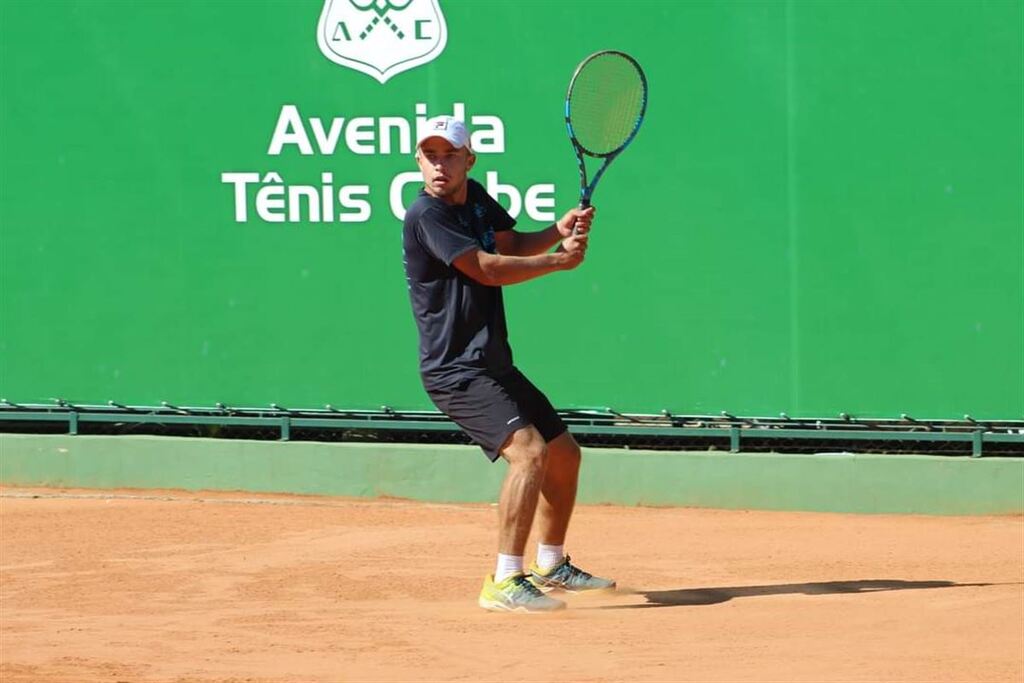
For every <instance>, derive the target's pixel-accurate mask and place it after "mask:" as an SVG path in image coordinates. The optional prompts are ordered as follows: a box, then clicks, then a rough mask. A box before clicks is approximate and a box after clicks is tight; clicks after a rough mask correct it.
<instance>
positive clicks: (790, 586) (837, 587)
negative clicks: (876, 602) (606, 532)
mask: <svg viewBox="0 0 1024 683" xmlns="http://www.w3.org/2000/svg"><path fill="white" fill-rule="evenodd" d="M995 585H1007V584H994V583H956V582H955V581H903V580H900V579H864V580H858V581H821V582H816V583H783V584H776V585H769V586H734V587H722V588H678V589H675V590H662V591H644V590H634V591H632V593H634V594H635V595H639V596H642V597H643V598H644V599H645V600H646V602H644V603H641V604H631V605H602V606H600V607H598V606H595V607H592V608H590V609H644V608H648V607H679V606H687V605H690V606H692V605H717V604H719V603H723V602H727V601H729V600H732V599H733V598H750V597H757V596H761V595H791V594H803V595H847V594H850V593H877V592H881V591H905V590H924V589H928V588H967V587H978V586H995ZM1014 585H1016V584H1014Z"/></svg>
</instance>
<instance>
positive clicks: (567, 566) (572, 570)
mask: <svg viewBox="0 0 1024 683" xmlns="http://www.w3.org/2000/svg"><path fill="white" fill-rule="evenodd" d="M570 559H571V558H570V557H569V556H568V555H566V556H565V562H564V563H563V564H562V566H561V567H560V568H559V572H558V573H563V572H564V573H565V574H567V576H566V580H571V579H574V578H575V579H581V580H583V581H587V580H589V579H592V578H594V577H593V575H592V574H588V573H587V572H585V571H583V570H582V569H580V568H579V567H577V566H576V565H574V564H573V563H572V562H570V561H569V560H570Z"/></svg>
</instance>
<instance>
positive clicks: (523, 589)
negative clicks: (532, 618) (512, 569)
mask: <svg viewBox="0 0 1024 683" xmlns="http://www.w3.org/2000/svg"><path fill="white" fill-rule="evenodd" d="M477 604H479V605H480V606H481V607H483V608H484V609H486V610H491V611H492V612H553V611H555V610H560V609H564V608H565V603H564V602H562V601H561V600H555V599H554V598H549V597H548V596H546V595H544V593H542V592H541V591H540V589H538V588H537V587H536V586H535V585H533V584H532V583H530V580H529V579H528V578H527V577H526V574H522V573H520V574H513V575H512V576H509V577H506V578H505V579H503V580H501V581H498V582H495V580H494V577H493V576H488V577H487V578H486V579H484V587H483V588H482V589H481V590H480V598H479V599H478V600H477Z"/></svg>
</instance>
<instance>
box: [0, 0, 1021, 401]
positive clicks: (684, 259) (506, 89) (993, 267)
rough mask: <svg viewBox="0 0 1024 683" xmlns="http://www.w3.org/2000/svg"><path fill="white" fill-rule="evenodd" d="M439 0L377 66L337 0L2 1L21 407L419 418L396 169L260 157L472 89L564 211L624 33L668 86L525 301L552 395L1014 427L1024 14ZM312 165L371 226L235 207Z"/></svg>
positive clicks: (518, 183)
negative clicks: (592, 89)
mask: <svg viewBox="0 0 1024 683" xmlns="http://www.w3.org/2000/svg"><path fill="white" fill-rule="evenodd" d="M337 1H338V2H340V1H341V0H337ZM415 1H416V2H417V3H423V2H428V1H429V0H415ZM440 5H441V8H442V9H443V12H444V16H445V19H446V22H447V45H446V47H445V48H444V50H443V52H442V53H441V54H440V55H439V56H438V57H437V58H436V59H434V60H433V61H431V62H429V63H427V64H425V65H423V66H419V67H417V68H414V69H411V70H408V71H406V72H404V73H400V74H398V75H395V76H393V77H392V78H390V80H388V81H387V82H386V83H384V84H381V83H379V82H377V81H376V80H374V79H373V78H371V77H369V76H367V75H366V74H364V73H359V72H357V71H354V70H352V69H349V68H346V67H344V66H341V65H339V64H335V63H333V62H332V61H329V60H328V59H327V58H326V57H325V56H324V55H323V54H321V52H320V48H319V47H318V44H317V30H318V20H319V17H320V14H321V10H322V9H323V6H324V5H323V2H322V1H321V0H303V1H298V0H273V1H270V0H268V1H252V2H243V1H242V0H204V1H202V2H200V1H194V2H193V1H184V0H182V1H179V2H169V1H162V2H161V1H152V2H145V3H136V2H128V1H127V0H125V1H114V0H110V1H107V0H82V1H80V2H72V1H70V0H51V1H50V2H36V1H34V0H24V1H18V0H13V1H12V0H4V1H3V2H2V3H0V95H2V97H0V250H2V253H0V395H2V396H3V397H5V398H7V399H9V400H12V401H23V402H33V401H45V400H47V399H49V398H51V397H62V398H65V399H68V400H72V401H79V402H102V401H106V400H107V399H115V400H118V401H121V402H127V403H138V404H154V403H158V402H159V401H161V400H167V401H170V402H172V403H177V404H184V405H212V404H213V403H214V402H216V401H223V402H225V403H228V404H235V405H265V404H268V403H270V402H277V403H280V404H282V405H285V406H291V407H312V406H320V405H323V404H325V403H332V404H335V405H339V406H345V407H359V408H376V407H378V406H380V405H381V404H388V405H391V406H394V407H398V408H427V407H429V403H428V401H427V398H426V396H425V394H424V393H423V391H422V389H421V387H420V384H419V380H418V375H417V359H416V338H415V327H414V324H413V320H412V317H411V314H410V310H409V305H408V300H407V293H406V288H405V281H404V276H403V273H402V263H401V242H400V234H401V233H400V230H401V225H400V222H399V221H398V220H397V219H396V218H395V216H394V215H392V212H391V210H390V208H389V186H390V183H391V182H392V179H393V178H395V177H396V176H397V175H398V174H400V173H402V172H406V171H411V170H414V165H413V162H412V159H411V156H410V155H409V154H403V153H401V151H400V150H396V149H394V146H395V145H397V143H393V144H392V147H393V148H392V149H391V150H390V151H389V152H388V153H383V150H382V149H381V141H380V136H379V135H378V136H377V139H376V140H375V141H373V142H371V143H370V146H371V147H372V148H373V149H374V151H375V153H373V154H359V153H355V152H353V151H352V150H351V149H350V146H349V145H348V142H347V141H346V135H348V134H349V133H350V131H348V130H347V129H345V132H341V133H340V140H339V142H338V143H337V146H336V148H335V149H334V151H333V153H332V154H325V153H320V152H316V153H314V154H309V155H305V154H302V153H301V152H300V150H299V149H298V146H297V145H294V144H292V145H286V146H285V147H284V148H283V149H282V151H281V153H280V154H277V155H272V154H269V153H268V151H269V147H270V143H271V139H272V136H273V133H274V129H275V125H276V124H277V122H278V118H279V116H280V115H281V112H282V108H283V107H284V106H285V105H294V106H295V107H296V108H297V111H298V112H300V113H301V116H302V117H303V119H304V121H305V123H304V126H305V129H306V131H307V133H308V134H309V137H310V138H311V139H313V137H314V134H313V132H311V130H312V129H311V125H312V122H311V121H309V119H311V118H313V117H316V118H318V119H321V120H322V122H323V125H324V128H325V133H324V135H325V136H326V134H327V132H329V131H328V130H327V129H328V127H329V122H330V120H331V119H332V118H334V117H344V118H345V119H346V122H347V121H348V119H351V118H353V117H370V118H371V119H372V121H371V123H370V124H368V125H369V128H366V127H364V128H362V129H360V128H358V127H356V128H355V129H354V131H353V132H351V134H352V135H353V136H355V138H354V142H355V145H356V146H357V147H358V145H359V144H366V143H360V140H359V138H358V136H359V135H360V134H362V135H367V130H370V131H371V132H370V133H368V135H369V136H370V138H371V139H372V138H373V136H374V133H373V132H372V131H373V130H374V126H376V125H377V124H379V123H380V119H381V117H398V118H403V119H405V120H407V121H411V120H413V119H414V118H415V115H416V113H417V103H420V104H423V105H425V108H426V110H427V113H428V114H429V115H436V114H441V113H448V112H450V111H451V110H452V108H453V105H454V103H465V108H466V113H467V114H468V115H469V117H470V118H471V119H472V117H474V116H477V117H479V116H489V117H499V118H500V120H501V123H502V125H503V133H504V134H503V136H501V138H502V140H503V146H504V151H503V152H500V153H497V152H488V153H481V154H480V158H479V162H478V165H477V174H476V175H477V177H478V178H480V179H481V180H484V179H485V178H486V174H487V173H488V172H496V173H497V174H498V178H499V181H500V182H501V183H502V184H506V185H512V186H515V187H516V188H517V191H518V192H520V193H523V192H525V191H526V190H527V189H528V188H529V187H531V186H535V185H538V184H539V185H551V184H553V185H554V186H555V191H554V194H555V196H556V198H557V207H558V212H559V213H561V212H562V211H564V210H565V209H567V208H568V207H569V206H571V205H572V204H573V203H574V202H575V198H576V193H577V189H578V180H577V177H576V167H575V161H574V159H573V157H572V154H571V151H570V147H569V144H568V142H567V140H566V138H565V131H564V124H563V122H562V107H563V95H564V90H565V86H566V84H567V82H568V78H569V76H570V74H571V73H572V70H573V68H574V66H575V64H576V63H577V62H578V61H579V59H580V58H581V57H582V56H584V55H586V54H587V53H589V52H592V51H594V50H597V49H602V48H606V47H614V48H617V49H622V50H626V51H628V52H631V53H633V54H634V55H635V56H636V57H637V58H638V60H639V61H640V62H641V63H642V64H643V65H644V67H645V69H646V70H647V73H648V77H649V80H650V83H651V99H650V107H649V114H648V119H647V121H646V123H645V124H644V128H643V129H642V130H641V132H640V135H639V136H638V138H637V139H636V141H635V143H634V145H633V146H632V147H631V148H630V149H629V150H628V152H627V153H626V154H625V155H623V156H622V157H621V158H620V159H619V160H618V161H617V162H616V163H615V164H614V165H613V166H612V168H611V169H610V171H609V172H608V174H607V176H606V178H605V180H604V181H603V183H602V185H601V186H600V187H599V188H598V190H597V193H596V195H595V197H594V202H595V204H596V205H597V206H598V207H599V217H598V222H597V223H596V225H595V232H594V238H593V243H592V246H591V250H590V252H589V254H588V261H587V262H586V263H585V264H584V266H583V267H582V268H581V269H580V270H578V271H574V272H572V273H559V274H556V275H553V276H550V277H546V278H541V279H540V280H536V281H533V282H530V283H527V284H523V285H519V286H515V287H512V288H509V290H508V291H507V293H506V301H507V307H508V315H509V320H510V325H511V334H512V345H513V348H514V350H515V353H516V359H517V363H518V364H519V365H520V367H522V368H523V369H524V370H525V371H526V372H527V373H528V374H530V375H531V376H532V377H533V378H534V380H535V381H536V382H537V383H538V384H539V385H540V386H541V387H542V388H544V389H546V390H547V391H548V392H549V394H550V395H551V398H552V400H553V402H554V403H555V404H556V405H559V406H564V407H568V406H613V407H615V408H617V409H619V410H633V411H656V410H659V409H661V408H670V409H672V410H673V411H676V412H697V413H705V412H717V411H719V410H722V409H727V410H729V411H732V412H735V413H743V414H776V413H778V412H780V411H786V412H788V413H790V414H792V415H833V414H835V413H837V412H839V411H846V412H849V413H853V414H858V415H878V416H888V415H898V414H899V413H901V412H906V413H910V414H912V415H916V416H922V417H959V416H961V415H962V414H964V413H965V412H969V413H971V414H974V415H976V416H982V417H990V418H1019V417H1020V416H1021V415H1022V414H1024V206H1022V189H1021V188H1022V185H1024V141H1022V101H1024V88H1022V63H1024V53H1022V26H1024V11H1022V3H1021V2H1020V1H1000V0H990V1H987V2H981V1H979V0H963V1H943V0H936V1H934V2H869V1H857V2H853V1H851V2H840V1H825V0H822V1H810V0H792V1H789V2H786V1H782V0H779V1H770V0H758V1H755V2H725V1H722V2H682V1H681V2H669V1H665V2H656V1H652V0H648V1H633V2H629V3H623V2H595V1H587V2H584V1H582V0H566V1H563V2H556V3H552V2H542V1H540V0H535V1H532V2H531V1H523V0H488V1H483V0H441V3H440ZM407 11H408V10H407ZM390 16H391V17H392V18H394V23H396V24H400V23H401V22H400V21H399V20H400V19H401V17H402V16H403V15H401V14H400V13H399V12H397V11H393V12H392V13H391V15H390ZM381 30H382V31H383V30H384V29H383V28H382V29H381ZM478 123H479V121H478ZM360 125H361V124H360ZM486 127H487V126H485V125H478V126H472V125H471V128H477V129H481V128H486ZM322 137H323V136H322ZM395 139H396V140H397V138H395ZM313 144H314V146H315V145H316V143H315V141H314V143H313ZM325 172H329V173H331V174H333V187H334V191H337V190H338V189H340V188H341V187H342V186H349V185H355V186H365V187H367V188H368V190H366V191H365V194H364V193H362V191H361V190H360V189H359V188H358V187H357V188H356V190H355V194H354V195H352V196H351V197H350V200H351V199H352V198H353V197H354V199H355V200H357V201H356V203H355V205H356V206H357V207H358V206H359V204H358V201H364V202H365V203H366V204H365V206H364V209H366V208H367V207H368V208H369V210H370V211H371V215H370V216H369V219H368V220H365V221H363V222H341V221H333V222H325V221H323V220H320V221H311V220H308V218H309V215H308V211H307V212H306V213H305V215H303V216H302V219H301V220H298V221H296V222H287V221H286V222H270V221H266V220H262V219H261V218H260V216H259V215H258V212H257V210H256V203H257V202H256V200H255V197H256V193H257V191H258V190H260V188H262V187H263V183H262V182H258V183H255V184H252V185H250V186H248V188H247V192H248V195H247V197H248V198H247V205H246V207H247V213H248V216H247V220H246V221H245V222H238V221H236V220H235V208H236V207H235V196H234V188H233V186H232V185H231V184H230V183H225V182H223V179H222V174H225V173H252V174H259V177H260V179H261V180H262V179H263V178H264V177H265V176H266V175H267V174H269V173H276V174H277V175H278V176H279V177H280V178H281V179H282V180H283V181H284V184H285V185H309V186H312V187H316V188H319V187H321V185H322V175H321V174H323V173H325ZM271 180H273V178H271ZM414 189H415V186H414V185H409V186H407V187H406V191H405V197H406V198H408V197H409V196H411V194H412V193H413V192H414ZM540 189H541V190H542V191H543V190H544V188H543V187H542V188H540ZM268 196H269V195H268ZM542 197H543V194H542ZM502 201H503V202H504V203H505V204H506V205H508V204H509V199H508V197H502ZM347 215H348V217H349V218H351V217H352V216H353V215H355V216H356V217H357V218H358V217H359V212H358V211H356V212H355V213H353V212H351V211H349V212H347ZM520 227H521V228H524V229H534V228H540V227H543V223H542V222H539V221H535V220H531V219H530V217H529V216H528V215H526V214H525V213H524V214H523V215H521V216H520Z"/></svg>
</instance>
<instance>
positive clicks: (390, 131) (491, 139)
mask: <svg viewBox="0 0 1024 683" xmlns="http://www.w3.org/2000/svg"><path fill="white" fill-rule="evenodd" d="M452 110H453V112H452V115H453V116H455V118H458V119H462V120H463V121H465V122H466V124H467V125H468V126H469V128H470V130H472V133H471V134H470V138H469V144H470V146H471V147H472V148H473V150H474V151H475V152H477V153H478V154H501V153H502V152H504V151H505V124H504V123H502V120H501V119H500V118H498V117H497V116H472V117H470V118H468V119H467V118H466V105H465V104H463V103H462V102H456V103H455V104H454V105H453V106H452ZM426 125H427V105H425V104H423V103H419V104H417V105H416V116H415V117H414V119H413V120H412V121H410V120H409V119H406V118H403V117H401V116H380V117H374V116H356V117H354V118H349V119H346V118H345V117H343V116H335V117H333V118H331V119H329V120H325V119H322V118H319V117H316V116H311V117H309V118H308V119H304V118H303V116H302V114H301V113H300V112H299V108H298V107H296V106H295V105H293V104H286V105H284V106H283V107H281V113H280V114H278V117H277V124H276V125H275V126H274V135H273V136H272V137H271V138H270V147H269V148H268V149H267V154H269V155H270V156H277V155H279V154H280V153H281V152H282V150H284V149H287V148H288V147H289V146H292V147H294V148H295V149H296V150H298V152H299V153H300V154H303V155H306V156H310V155H313V154H334V152H335V150H337V148H338V143H339V142H341V141H342V139H344V143H345V147H346V148H348V151H349V152H351V153H352V154H360V155H371V154H395V153H397V154H412V151H413V145H415V144H416V142H415V141H416V139H417V138H418V136H419V133H421V132H422V131H423V129H424V127H425V126H426ZM414 133H415V135H414ZM343 134H344V138H343Z"/></svg>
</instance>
